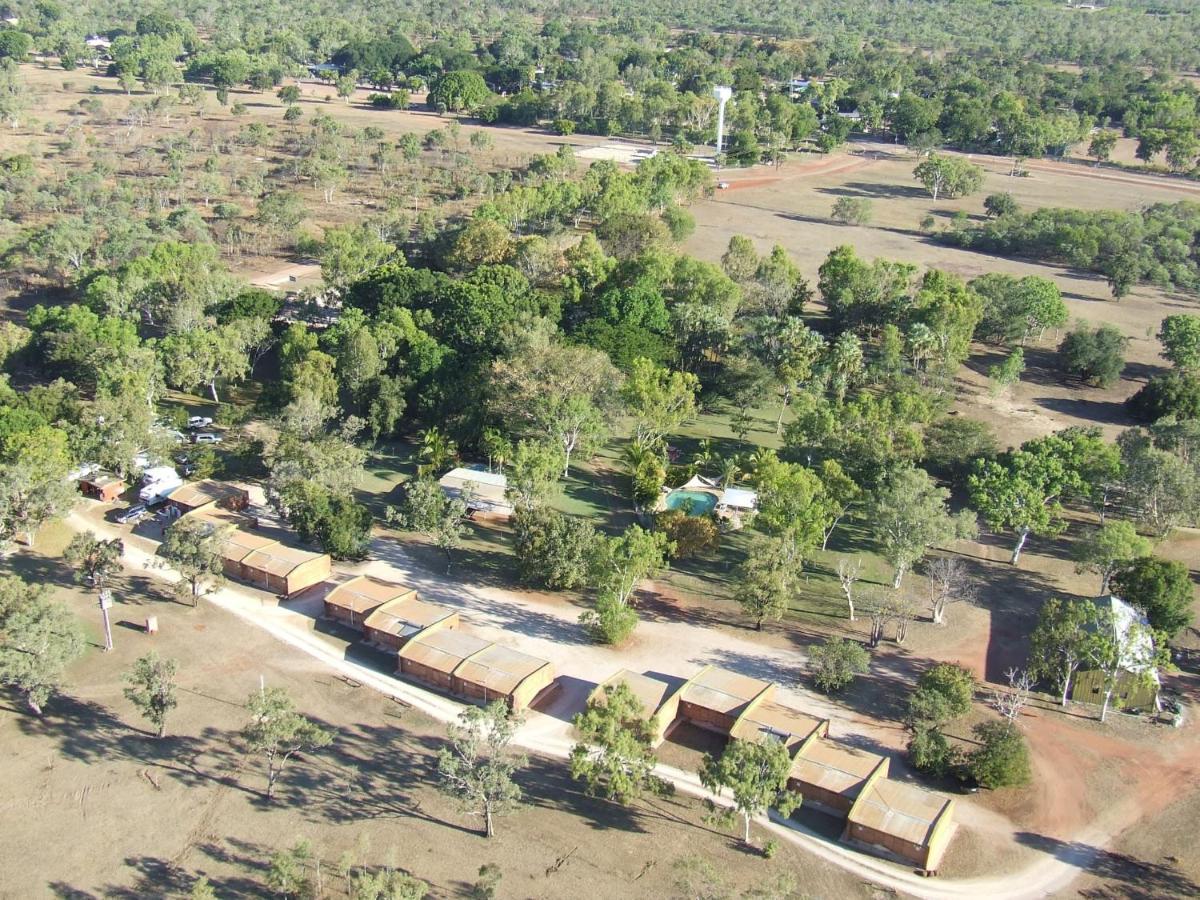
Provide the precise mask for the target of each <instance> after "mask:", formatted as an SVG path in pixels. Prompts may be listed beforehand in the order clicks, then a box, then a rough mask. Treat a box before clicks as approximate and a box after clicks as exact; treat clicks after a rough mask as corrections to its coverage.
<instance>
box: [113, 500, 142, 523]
mask: <svg viewBox="0 0 1200 900" xmlns="http://www.w3.org/2000/svg"><path fill="white" fill-rule="evenodd" d="M147 512H149V510H147V509H146V507H144V506H143V505H142V504H140V503H138V504H136V505H135V506H131V507H129V508H128V509H124V510H122V511H121V512H119V513H117V521H118V522H119V523H120V524H122V525H129V524H130V523H132V522H136V521H137V520H138V519H140V518H142V516H144V515H146V513H147Z"/></svg>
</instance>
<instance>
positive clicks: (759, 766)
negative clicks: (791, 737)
mask: <svg viewBox="0 0 1200 900" xmlns="http://www.w3.org/2000/svg"><path fill="white" fill-rule="evenodd" d="M791 769H792V759H791V757H790V756H788V752H787V749H786V748H785V747H784V745H783V743H782V742H780V741H772V740H765V741H740V740H736V739H735V740H732V741H730V743H729V745H728V746H727V747H726V748H725V752H724V753H722V754H721V756H720V757H719V758H718V757H713V756H708V757H705V760H704V764H703V765H702V766H701V767H700V783H701V784H703V785H704V786H705V787H706V788H708V789H709V790H710V791H712V792H713V793H715V794H716V795H717V796H718V797H719V796H721V795H722V794H723V793H724V792H725V791H726V790H728V791H729V793H730V795H731V797H732V800H733V808H732V809H731V810H729V811H728V813H726V814H725V816H722V818H726V819H727V818H729V817H731V816H733V815H734V814H735V813H736V814H739V815H741V817H742V843H743V844H746V845H747V846H749V845H750V820H751V819H752V818H753V817H754V816H757V815H761V814H762V813H764V812H766V811H767V810H768V809H770V808H771V807H774V808H776V809H778V810H779V812H780V813H781V814H782V815H785V816H790V815H791V814H792V812H794V811H795V809H796V807H798V806H799V805H800V799H801V798H800V795H799V794H797V793H796V792H794V791H791V790H789V789H788V786H787V783H788V775H789V773H790V772H791Z"/></svg>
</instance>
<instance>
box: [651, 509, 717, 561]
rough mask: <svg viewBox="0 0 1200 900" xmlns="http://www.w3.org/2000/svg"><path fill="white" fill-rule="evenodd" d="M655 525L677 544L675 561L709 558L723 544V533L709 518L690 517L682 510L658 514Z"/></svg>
mask: <svg viewBox="0 0 1200 900" xmlns="http://www.w3.org/2000/svg"><path fill="white" fill-rule="evenodd" d="M655 524H656V525H657V526H658V529H659V531H663V532H665V533H666V535H667V539H668V540H670V541H671V542H672V543H674V544H675V553H674V554H673V556H674V557H675V559H686V558H687V557H689V556H709V555H711V554H713V553H715V552H716V550H717V546H718V545H719V544H720V543H721V531H720V529H718V528H717V523H716V522H714V521H713V520H712V519H711V518H710V517H708V516H689V515H688V514H687V513H685V512H683V511H682V510H678V509H669V510H666V511H665V512H661V513H659V514H658V516H657V517H656V519H655Z"/></svg>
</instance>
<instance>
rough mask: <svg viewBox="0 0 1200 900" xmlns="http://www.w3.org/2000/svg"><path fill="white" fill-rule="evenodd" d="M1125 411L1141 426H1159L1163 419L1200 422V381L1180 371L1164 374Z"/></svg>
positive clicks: (1139, 392)
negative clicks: (1143, 424)
mask: <svg viewBox="0 0 1200 900" xmlns="http://www.w3.org/2000/svg"><path fill="white" fill-rule="evenodd" d="M1125 408H1126V409H1128V410H1129V413H1130V415H1132V416H1134V417H1135V418H1137V419H1138V420H1139V421H1142V422H1157V421H1158V420H1159V419H1161V418H1163V417H1164V416H1174V417H1175V418H1176V419H1196V418H1200V378H1196V377H1194V376H1191V375H1187V374H1185V373H1183V372H1178V371H1171V372H1162V373H1160V374H1158V375H1155V376H1154V377H1153V378H1151V379H1150V380H1149V381H1147V382H1146V384H1145V385H1143V386H1142V389H1141V390H1139V391H1138V392H1137V393H1136V394H1134V395H1133V396H1132V397H1130V398H1129V399H1128V400H1126V401H1125Z"/></svg>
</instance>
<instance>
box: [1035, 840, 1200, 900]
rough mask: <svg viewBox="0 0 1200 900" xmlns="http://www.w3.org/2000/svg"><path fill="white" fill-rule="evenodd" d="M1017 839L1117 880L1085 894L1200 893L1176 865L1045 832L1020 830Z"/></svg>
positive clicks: (1147, 898)
mask: <svg viewBox="0 0 1200 900" xmlns="http://www.w3.org/2000/svg"><path fill="white" fill-rule="evenodd" d="M1016 839H1017V842H1018V843H1020V844H1022V845H1024V846H1026V847H1031V848H1033V849H1034V850H1040V851H1041V852H1042V853H1046V854H1048V855H1050V856H1053V857H1054V858H1055V859H1058V860H1060V861H1061V862H1065V863H1069V864H1071V865H1073V866H1078V867H1079V868H1080V869H1083V870H1084V871H1086V872H1087V873H1088V874H1089V875H1093V876H1096V877H1098V878H1103V879H1106V880H1109V881H1115V882H1118V887H1116V888H1115V890H1116V891H1117V892H1118V893H1112V891H1113V890H1114V888H1108V887H1105V888H1097V889H1095V891H1093V892H1090V893H1089V892H1084V896H1089V897H1094V898H1101V897H1125V898H1136V900H1151V898H1163V897H1196V896H1200V884H1197V883H1196V882H1195V881H1193V880H1192V879H1190V878H1189V877H1187V876H1186V875H1185V874H1184V873H1182V872H1180V871H1179V870H1178V869H1176V868H1175V867H1174V866H1173V865H1165V864H1162V863H1148V862H1145V861H1143V860H1140V859H1137V858H1136V857H1134V856H1130V855H1129V854H1126V853H1117V852H1115V851H1111V850H1105V849H1103V848H1101V847H1094V846H1092V845H1090V844H1085V843H1082V842H1080V841H1062V840H1059V839H1058V838H1054V837H1050V836H1049V835H1044V834H1035V833H1033V832H1028V831H1019V832H1017V834H1016Z"/></svg>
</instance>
